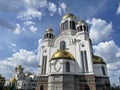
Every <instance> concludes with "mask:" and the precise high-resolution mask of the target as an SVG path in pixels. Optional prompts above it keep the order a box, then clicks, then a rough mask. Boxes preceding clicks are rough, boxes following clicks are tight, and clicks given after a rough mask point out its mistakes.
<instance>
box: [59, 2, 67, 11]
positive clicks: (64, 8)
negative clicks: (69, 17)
mask: <svg viewBox="0 0 120 90" xmlns="http://www.w3.org/2000/svg"><path fill="white" fill-rule="evenodd" d="M60 7H61V8H62V9H63V11H64V12H65V10H66V8H67V5H66V4H65V3H61V4H60Z"/></svg>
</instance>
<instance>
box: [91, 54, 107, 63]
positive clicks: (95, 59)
mask: <svg viewBox="0 0 120 90" xmlns="http://www.w3.org/2000/svg"><path fill="white" fill-rule="evenodd" d="M93 63H94V64H106V63H105V61H104V60H103V58H101V57H99V56H95V55H94V56H93Z"/></svg>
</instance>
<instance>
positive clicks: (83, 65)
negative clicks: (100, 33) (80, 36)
mask: <svg viewBox="0 0 120 90" xmlns="http://www.w3.org/2000/svg"><path fill="white" fill-rule="evenodd" d="M81 59H82V68H83V72H85V64H84V63H85V62H84V57H83V51H81Z"/></svg>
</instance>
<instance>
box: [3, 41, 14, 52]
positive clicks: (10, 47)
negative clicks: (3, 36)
mask: <svg viewBox="0 0 120 90" xmlns="http://www.w3.org/2000/svg"><path fill="white" fill-rule="evenodd" d="M5 45H6V46H7V47H8V48H9V49H10V50H11V51H13V52H16V44H15V43H12V42H10V41H5Z"/></svg>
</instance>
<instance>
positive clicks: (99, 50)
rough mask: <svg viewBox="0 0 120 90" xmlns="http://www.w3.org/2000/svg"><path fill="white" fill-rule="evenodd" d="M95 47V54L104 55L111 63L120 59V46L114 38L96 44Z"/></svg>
mask: <svg viewBox="0 0 120 90" xmlns="http://www.w3.org/2000/svg"><path fill="white" fill-rule="evenodd" d="M93 49H94V51H95V54H97V55H100V56H102V57H103V58H105V60H106V61H107V62H109V63H110V62H116V61H118V60H119V59H120V57H118V56H119V54H120V48H119V47H118V46H117V45H116V44H115V42H114V41H113V40H111V41H106V42H101V43H99V44H98V45H94V46H93Z"/></svg>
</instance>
